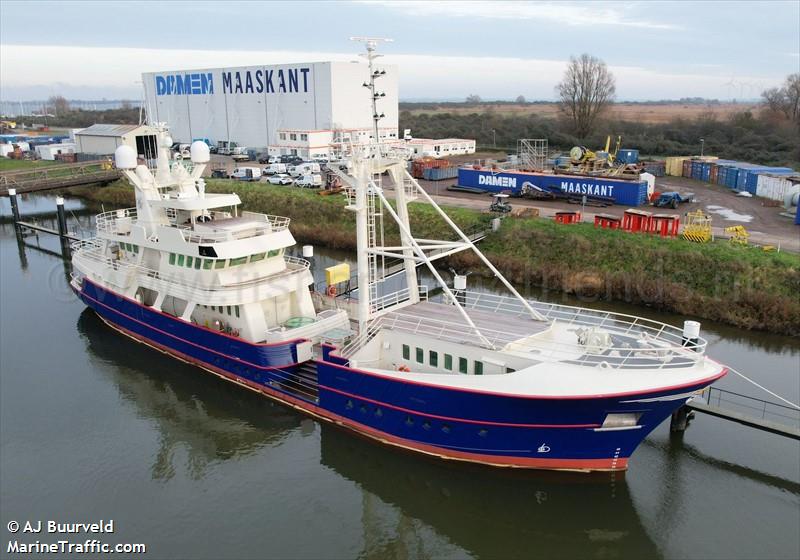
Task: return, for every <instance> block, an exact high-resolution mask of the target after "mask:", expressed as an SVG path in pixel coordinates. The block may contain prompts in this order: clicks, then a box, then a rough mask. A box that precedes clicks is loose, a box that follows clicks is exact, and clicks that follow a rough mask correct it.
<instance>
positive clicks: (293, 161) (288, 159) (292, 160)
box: [280, 155, 303, 165]
mask: <svg viewBox="0 0 800 560" xmlns="http://www.w3.org/2000/svg"><path fill="white" fill-rule="evenodd" d="M280 163H286V164H289V165H297V164H298V163H303V158H301V157H300V156H293V155H282V156H280Z"/></svg>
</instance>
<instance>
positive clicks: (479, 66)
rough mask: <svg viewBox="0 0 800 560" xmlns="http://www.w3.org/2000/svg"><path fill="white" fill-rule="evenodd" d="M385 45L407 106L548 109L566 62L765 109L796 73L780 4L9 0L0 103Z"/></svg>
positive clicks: (795, 10) (641, 95) (789, 25)
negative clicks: (511, 104)
mask: <svg viewBox="0 0 800 560" xmlns="http://www.w3.org/2000/svg"><path fill="white" fill-rule="evenodd" d="M352 35H368V36H377V37H390V38H392V39H394V42H393V43H389V44H387V45H385V46H382V47H381V49H382V51H383V52H384V53H385V54H386V58H385V60H386V62H387V63H394V64H397V65H399V67H400V97H401V99H409V100H412V99H463V98H464V97H465V96H467V95H469V94H472V93H475V94H478V95H480V96H481V97H483V98H484V99H510V98H515V97H516V96H517V95H524V96H525V97H526V98H528V99H529V100H532V99H552V98H553V97H554V92H553V88H554V86H555V84H556V83H557V82H558V81H559V79H560V78H561V75H562V74H563V72H564V68H565V65H566V63H567V61H568V60H569V57H570V56H571V55H578V54H580V53H583V52H588V53H590V54H593V55H595V56H598V57H600V58H602V59H603V60H605V61H606V63H607V64H608V65H609V66H610V68H611V69H612V71H613V72H614V74H615V76H616V77H617V96H618V98H619V99H621V100H626V99H641V100H645V99H665V98H670V99H675V98H680V97H695V96H698V97H707V98H719V99H730V98H755V97H758V95H759V93H760V92H761V90H763V89H764V88H766V87H770V86H773V85H777V84H779V83H780V82H782V81H783V79H784V78H785V77H786V75H788V74H790V73H792V72H798V71H800V0H790V1H784V2H589V3H582V2H532V3H525V2H446V1H441V0H430V1H427V2H404V1H364V2H305V3H303V2H292V3H290V2H287V3H279V2H268V3H267V2H265V3H256V2H223V1H214V2H199V1H196V0H195V1H192V2H169V1H165V0H161V1H158V2H152V3H149V2H146V1H137V2H70V1H60V2H34V1H25V2H17V1H11V0H2V1H0V99H2V100H6V101H8V100H28V99H43V98H46V97H49V96H50V95H53V94H61V95H64V96H66V97H68V98H73V99H101V98H108V99H113V98H132V99H138V98H140V97H141V85H140V84H139V83H137V82H139V81H140V80H141V73H142V72H149V71H157V70H165V69H178V68H180V69H183V68H187V69H188V68H202V67H217V66H236V65H255V64H274V63H285V62H301V61H309V62H313V61H320V60H352V59H354V58H355V56H354V53H356V52H358V51H359V50H360V48H361V47H360V45H357V44H354V43H351V42H350V41H349V40H348V37H350V36H352Z"/></svg>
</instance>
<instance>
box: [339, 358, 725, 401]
mask: <svg viewBox="0 0 800 560" xmlns="http://www.w3.org/2000/svg"><path fill="white" fill-rule="evenodd" d="M331 354H332V355H333V356H335V357H336V358H339V359H342V360H346V358H342V357H341V356H339V355H338V354H335V353H333V352H331ZM325 364H326V365H330V366H333V367H336V368H339V369H343V370H345V371H350V372H353V373H358V374H360V375H371V376H372V377H379V378H381V379H389V380H392V381H399V382H400V383H406V384H409V385H420V386H422V387H433V388H434V389H446V390H449V391H458V392H464V393H477V394H479V395H492V396H495V397H514V398H518V399H541V400H589V399H611V398H618V397H630V396H636V395H651V394H659V393H663V392H666V391H675V390H678V389H684V388H686V387H694V386H695V385H710V384H711V383H713V382H714V381H716V380H717V379H719V378H720V377H722V376H724V375H725V374H727V373H728V368H723V369H722V371H721V372H720V373H719V374H717V375H713V376H711V377H706V378H704V379H698V380H697V381H692V382H691V383H683V384H680V385H670V386H667V387H656V388H654V389H647V390H645V391H628V392H624V393H607V394H597V395H569V396H562V395H517V394H514V393H497V392H493V391H483V390H481V389H470V388H467V387H448V386H444V385H435V384H433V383H426V382H424V381H416V380H412V379H403V378H401V377H392V376H389V375H383V374H380V373H375V372H372V371H367V370H362V369H353V368H351V367H348V366H343V365H340V364H335V363H333V362H325Z"/></svg>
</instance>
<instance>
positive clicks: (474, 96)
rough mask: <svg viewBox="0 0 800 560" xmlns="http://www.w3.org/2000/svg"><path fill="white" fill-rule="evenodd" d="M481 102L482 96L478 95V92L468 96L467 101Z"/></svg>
mask: <svg viewBox="0 0 800 560" xmlns="http://www.w3.org/2000/svg"><path fill="white" fill-rule="evenodd" d="M480 102H481V96H480V95H478V94H477V93H471V94H470V95H468V96H467V103H480Z"/></svg>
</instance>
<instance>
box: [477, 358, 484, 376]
mask: <svg viewBox="0 0 800 560" xmlns="http://www.w3.org/2000/svg"><path fill="white" fill-rule="evenodd" d="M475 375H483V362H479V361H478V360H475Z"/></svg>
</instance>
